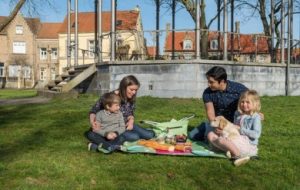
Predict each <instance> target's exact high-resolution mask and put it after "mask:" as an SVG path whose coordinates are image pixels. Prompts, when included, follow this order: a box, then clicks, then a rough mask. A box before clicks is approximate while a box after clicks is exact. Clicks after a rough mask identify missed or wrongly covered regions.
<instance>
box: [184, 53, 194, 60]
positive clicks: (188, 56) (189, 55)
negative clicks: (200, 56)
mask: <svg viewBox="0 0 300 190" xmlns="http://www.w3.org/2000/svg"><path fill="white" fill-rule="evenodd" d="M192 58H193V56H192V55H191V54H184V59H187V60H190V59H192Z"/></svg>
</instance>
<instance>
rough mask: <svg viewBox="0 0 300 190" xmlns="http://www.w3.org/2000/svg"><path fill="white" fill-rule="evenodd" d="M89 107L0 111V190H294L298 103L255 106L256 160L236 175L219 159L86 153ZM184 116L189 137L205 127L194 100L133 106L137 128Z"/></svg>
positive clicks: (143, 101)
mask: <svg viewBox="0 0 300 190" xmlns="http://www.w3.org/2000/svg"><path fill="white" fill-rule="evenodd" d="M96 100H97V97H96V96H90V95H82V96H80V97H79V98H78V99H70V100H59V99H54V100H52V101H51V102H50V103H47V104H40V105H39V104H35V105H30V106H28V105H19V106H0V121H1V124H0V187H1V188H0V189H7V190H11V189H22V190H23V189H25V190H26V189H28V190H34V189H37V190H43V189H67V190H69V189H109V190H111V189H163V190H164V189H214V190H215V189H288V190H290V189H295V190H296V189H300V180H299V177H300V174H299V171H300V170H299V165H300V156H299V155H300V152H299V148H300V147H299V145H300V140H299V139H300V124H299V122H298V121H297V120H298V118H299V113H300V98H299V97H263V98H262V105H263V110H262V112H263V113H264V115H265V121H264V122H263V133H262V137H261V139H260V145H259V154H260V160H254V161H251V162H250V163H248V164H246V165H244V166H242V167H234V166H233V165H232V163H231V162H230V161H228V160H227V159H220V158H208V157H178V156H156V155H149V154H125V153H120V152H116V153H113V154H110V155H104V154H101V153H94V152H88V151H87V144H86V143H87V140H86V139H85V138H84V137H83V133H84V131H86V130H87V129H88V114H87V113H88V111H89V109H90V107H91V106H92V105H93V104H94V103H95V101H96ZM191 114H195V115H196V116H195V118H193V119H191V121H190V123H189V125H190V126H189V128H190V129H191V128H192V127H195V126H196V125H197V124H198V123H200V121H203V120H204V119H205V114H204V110H203V104H202V102H201V101H200V100H198V99H177V98H174V99H161V98H151V97H141V98H138V101H137V110H136V120H137V121H140V120H145V119H147V120H154V121H159V122H160V121H168V120H170V119H171V118H175V119H180V118H182V117H185V116H188V115H191ZM143 126H144V127H147V126H146V125H143Z"/></svg>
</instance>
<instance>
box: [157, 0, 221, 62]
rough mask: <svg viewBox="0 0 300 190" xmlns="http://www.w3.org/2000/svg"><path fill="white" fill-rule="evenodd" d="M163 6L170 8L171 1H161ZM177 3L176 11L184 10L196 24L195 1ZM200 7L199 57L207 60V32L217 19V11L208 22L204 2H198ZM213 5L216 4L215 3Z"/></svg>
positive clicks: (201, 0)
mask: <svg viewBox="0 0 300 190" xmlns="http://www.w3.org/2000/svg"><path fill="white" fill-rule="evenodd" d="M162 3H163V4H167V5H169V7H171V5H172V0H162ZM177 3H178V4H179V5H181V6H178V7H179V8H178V10H179V9H180V8H185V9H186V10H187V11H188V13H189V14H190V15H191V17H192V19H193V20H194V22H195V23H196V22H197V16H196V1H195V0H177ZM200 3H201V6H200V9H201V10H200V12H201V15H200V30H201V41H200V44H201V48H200V49H201V57H202V58H208V30H209V28H210V26H211V25H212V24H213V22H214V21H215V20H216V19H217V18H218V11H217V10H216V14H215V16H214V17H213V18H211V19H210V20H209V21H208V22H207V19H206V10H205V8H206V1H205V0H200ZM215 3H217V2H216V1H215ZM219 11H220V12H221V11H223V7H221V9H220V10H219Z"/></svg>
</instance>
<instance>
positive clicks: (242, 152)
mask: <svg viewBox="0 0 300 190" xmlns="http://www.w3.org/2000/svg"><path fill="white" fill-rule="evenodd" d="M260 108H261V104H260V98H259V95H258V93H257V92H256V91H255V90H247V91H245V92H244V93H243V94H242V95H241V97H240V99H239V102H238V110H237V111H236V112H235V115H234V124H235V125H236V127H237V128H238V129H239V131H240V134H241V136H239V137H238V138H235V139H232V140H228V139H225V138H223V137H220V136H218V137H216V138H215V140H214V141H212V145H213V146H214V147H216V148H218V149H220V150H223V151H225V152H227V155H228V156H229V157H232V158H233V159H234V162H233V163H234V165H235V166H239V165H242V164H245V163H247V162H248V161H249V160H250V157H251V156H256V155H257V151H258V149H257V145H258V139H259V137H260V135H261V128H262V125H261V116H260Z"/></svg>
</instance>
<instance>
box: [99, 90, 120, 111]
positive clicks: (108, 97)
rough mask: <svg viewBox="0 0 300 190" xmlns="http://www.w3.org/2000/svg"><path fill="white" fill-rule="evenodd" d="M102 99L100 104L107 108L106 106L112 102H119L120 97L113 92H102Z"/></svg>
mask: <svg viewBox="0 0 300 190" xmlns="http://www.w3.org/2000/svg"><path fill="white" fill-rule="evenodd" d="M102 99H103V100H102V105H103V107H104V108H105V109H107V107H110V106H112V104H120V103H121V99H120V97H119V96H118V95H116V94H115V93H113V92H109V93H105V94H103V96H102Z"/></svg>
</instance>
